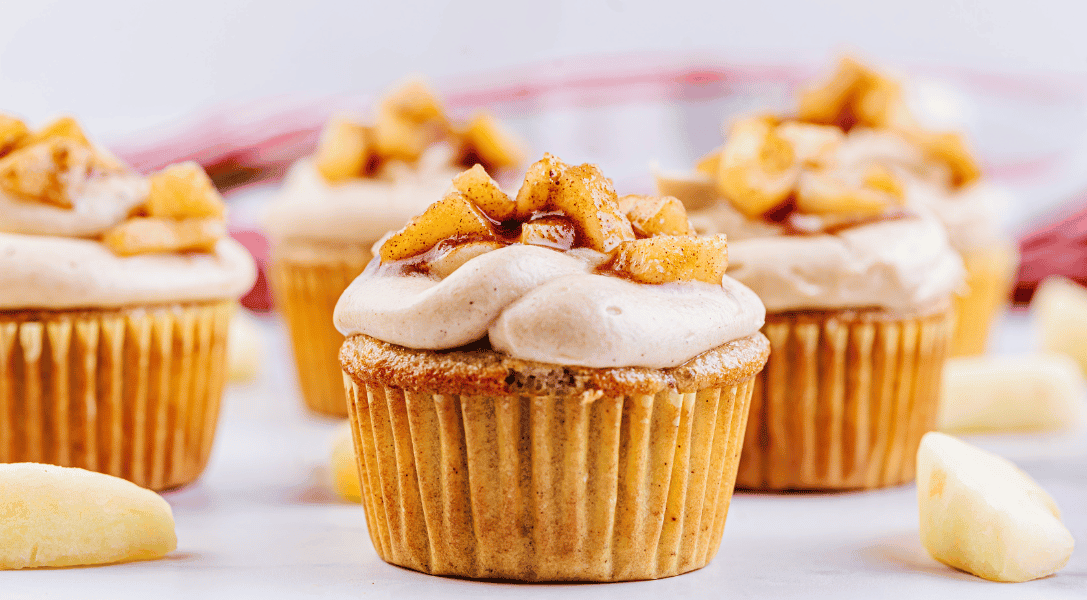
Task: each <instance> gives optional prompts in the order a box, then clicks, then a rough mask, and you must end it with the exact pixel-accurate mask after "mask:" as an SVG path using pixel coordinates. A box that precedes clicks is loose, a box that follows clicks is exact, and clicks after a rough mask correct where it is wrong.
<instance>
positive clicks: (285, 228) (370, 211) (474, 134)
mask: <svg viewBox="0 0 1087 600" xmlns="http://www.w3.org/2000/svg"><path fill="white" fill-rule="evenodd" d="M376 112H377V114H376V116H375V118H374V120H373V121H372V122H371V124H369V125H367V124H363V123H361V122H359V121H356V120H353V119H350V118H347V117H336V118H333V119H331V120H330V121H329V122H328V124H327V125H326V126H325V130H324V132H323V134H322V136H321V141H320V144H319V146H318V148H317V152H316V153H315V154H314V155H313V156H311V157H308V158H305V159H303V160H301V161H299V162H298V163H296V164H295V165H294V167H293V168H292V169H291V171H290V173H289V174H288V176H287V179H286V182H285V183H284V185H283V189H282V191H281V193H280V196H279V199H278V200H277V201H276V202H274V203H273V204H272V205H271V206H270V207H269V211H268V213H267V215H266V218H265V228H266V230H267V233H268V234H269V237H270V238H271V242H272V267H271V272H272V284H273V285H272V287H273V291H274V294H275V302H276V308H277V310H279V311H280V313H281V314H282V315H283V317H284V319H285V320H286V323H287V329H288V332H289V334H290V338H291V343H292V346H293V351H294V358H295V364H296V366H297V369H298V381H299V386H300V388H301V391H302V396H303V399H304V400H305V402H306V405H307V406H308V407H309V408H310V409H312V410H313V411H315V412H318V413H322V414H325V415H330V416H340V417H343V416H346V415H347V405H346V403H345V401H344V396H343V381H342V376H341V374H340V368H339V361H338V360H337V358H336V356H337V352H339V348H340V344H342V343H343V336H342V335H340V334H339V333H338V332H337V331H336V329H335V327H333V325H332V310H333V308H334V307H335V306H336V300H338V299H339V297H340V294H342V293H343V291H344V289H345V288H347V285H348V284H349V283H351V281H352V280H353V279H354V278H355V277H356V276H358V275H359V273H362V271H363V269H364V268H365V267H366V264H367V263H368V262H369V261H370V259H371V258H372V256H373V255H372V253H371V246H372V245H373V244H374V242H376V241H377V240H378V239H379V238H381V236H383V235H385V234H386V233H388V232H389V231H392V230H395V229H398V228H400V227H402V226H403V225H404V223H406V222H407V221H408V219H409V218H411V217H412V216H414V215H416V214H418V213H420V212H421V211H422V210H423V209H425V208H426V207H427V206H428V205H429V204H430V203H431V202H432V201H433V199H434V198H436V197H440V196H441V194H442V193H443V192H444V191H445V190H446V189H447V188H448V187H449V182H450V180H451V179H452V178H453V176H454V175H456V174H457V173H458V172H459V171H460V170H461V169H462V168H464V167H469V166H472V165H474V164H477V163H478V164H482V165H483V166H484V167H485V168H486V169H487V170H488V171H489V172H491V173H492V174H493V173H496V172H500V171H503V170H505V169H508V168H510V167H513V166H515V165H517V164H519V163H520V162H521V161H522V157H523V151H522V149H521V144H520V142H519V141H518V140H516V139H515V138H513V137H512V136H511V135H510V134H509V133H507V132H506V131H504V130H503V129H502V128H501V126H500V125H499V124H498V123H497V122H496V121H495V119H494V118H493V117H491V116H490V115H488V114H486V113H479V114H477V115H476V116H475V117H474V118H473V119H471V121H469V122H467V123H453V122H451V121H450V120H449V118H448V117H447V116H446V114H445V111H444V109H443V108H442V105H441V102H440V101H439V100H438V98H437V97H435V95H434V94H433V93H432V92H431V91H430V90H429V88H427V87H426V85H425V84H423V83H421V82H418V81H413V82H409V83H406V84H404V85H402V86H401V87H399V88H397V89H395V90H394V91H393V92H391V93H390V94H389V95H388V96H386V97H385V98H384V99H383V100H382V101H381V102H379V104H378V107H377V111H376Z"/></svg>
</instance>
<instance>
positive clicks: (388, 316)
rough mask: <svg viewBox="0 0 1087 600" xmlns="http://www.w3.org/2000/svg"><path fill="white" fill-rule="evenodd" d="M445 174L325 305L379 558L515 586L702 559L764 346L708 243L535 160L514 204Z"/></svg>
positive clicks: (722, 507) (664, 209)
mask: <svg viewBox="0 0 1087 600" xmlns="http://www.w3.org/2000/svg"><path fill="white" fill-rule="evenodd" d="M453 183H454V189H453V190H452V191H450V192H448V193H447V194H446V195H444V196H442V197H441V198H440V199H437V201H436V202H435V203H434V204H432V205H431V206H430V207H429V208H427V209H426V210H425V211H424V212H423V213H422V214H421V215H420V216H418V217H416V218H414V219H412V220H411V221H410V222H409V223H408V225H407V226H406V227H404V228H403V229H401V230H400V231H398V232H396V233H394V234H392V235H390V236H389V237H387V238H386V239H385V240H384V241H383V242H382V243H381V244H380V248H379V250H378V256H376V257H375V258H374V259H373V260H372V261H371V263H370V264H369V265H368V266H367V268H366V271H365V272H363V274H362V275H360V276H359V277H358V278H357V279H356V280H355V281H354V282H353V283H352V284H351V286H350V287H349V288H348V289H347V290H346V291H345V292H344V294H343V296H342V297H341V298H340V301H339V303H338V304H337V307H336V315H335V321H336V326H337V328H338V329H339V330H340V331H341V332H342V333H343V334H344V335H345V336H347V339H346V341H345V342H344V345H343V348H342V349H341V352H340V361H341V364H342V366H343V372H344V382H345V384H346V388H347V395H348V400H349V403H348V406H349V408H350V412H351V422H352V425H353V428H354V432H355V444H356V450H357V456H358V463H359V472H360V478H361V482H362V496H363V504H364V506H365V509H366V518H367V522H368V524H369V530H370V539H371V541H372V542H373V545H374V548H375V549H376V550H377V553H378V554H379V555H380V556H381V557H382V558H383V559H384V560H385V561H387V562H390V563H392V564H396V565H400V566H403V567H407V568H410V569H415V570H418V571H423V572H426V573H431V574H435V575H453V576H460V577H473V578H497V579H510V580H517V581H561V580H567V581H570V580H572V581H622V580H633V579H655V578H660V577H668V576H672V575H677V574H680V573H684V572H687V571H691V570H694V569H698V568H700V567H702V566H704V565H706V564H707V563H708V562H709V560H711V559H712V558H713V556H714V555H715V554H716V552H717V548H718V546H719V544H720V540H721V534H722V530H723V528H724V524H725V516H726V514H727V512H728V506H729V501H730V499H731V496H732V488H733V481H734V478H735V474H736V466H737V461H738V459H739V452H740V448H741V445H742V440H743V436H744V428H745V424H746V421H747V412H748V406H749V402H750V398H751V393H752V389H753V387H754V386H755V385H757V384H756V379H755V377H756V374H757V373H758V372H759V371H760V370H761V369H762V367H763V365H764V364H765V362H766V359H767V353H768V350H769V345H768V343H767V340H766V338H765V337H763V336H762V335H761V334H760V333H759V328H760V327H761V326H762V323H763V317H764V309H763V306H762V304H761V303H760V302H759V300H758V298H757V297H756V296H755V294H754V293H752V292H751V290H749V289H748V288H746V287H745V286H743V285H742V284H740V283H738V282H737V281H735V280H734V279H732V278H730V277H727V276H724V270H725V267H726V264H727V248H726V243H725V239H724V236H716V237H710V238H696V237H693V236H691V235H689V234H690V230H689V223H688V221H687V217H686V214H685V213H684V210H683V207H682V205H681V204H680V203H679V202H678V201H677V200H675V199H674V198H651V197H637V196H627V197H624V198H622V199H620V198H617V197H616V194H615V192H614V190H613V188H612V184H611V182H610V180H608V179H606V178H604V177H603V175H601V173H600V172H599V170H598V169H597V168H596V167H595V166H593V165H588V164H586V165H580V166H568V165H566V164H563V163H562V162H561V161H559V160H558V159H556V158H554V157H552V156H550V155H545V157H544V159H543V160H541V161H539V162H537V163H535V164H534V165H532V166H531V167H530V168H529V170H528V173H527V175H526V176H525V181H524V184H523V185H522V187H521V188H520V191H519V192H518V193H517V195H516V199H512V198H510V197H509V196H507V195H506V194H505V193H503V192H502V191H501V189H499V187H498V186H497V185H496V184H495V183H494V181H493V180H491V179H490V178H489V177H488V176H487V174H486V173H485V172H484V171H483V169H482V168H480V167H474V168H473V169H471V170H468V171H466V172H464V173H462V174H461V175H458V176H457V177H456V178H455V179H454V181H453Z"/></svg>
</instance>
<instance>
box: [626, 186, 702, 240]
mask: <svg viewBox="0 0 1087 600" xmlns="http://www.w3.org/2000/svg"><path fill="white" fill-rule="evenodd" d="M619 208H620V210H622V211H623V213H624V214H625V215H626V216H627V218H628V219H630V225H631V227H633V229H634V234H635V235H636V236H638V237H643V238H647V237H653V236H656V235H688V234H690V233H691V223H690V222H689V221H688V220H687V210H686V209H684V208H683V203H682V202H680V201H679V200H678V199H676V198H673V197H671V196H663V197H662V196H623V197H622V198H620V199H619Z"/></svg>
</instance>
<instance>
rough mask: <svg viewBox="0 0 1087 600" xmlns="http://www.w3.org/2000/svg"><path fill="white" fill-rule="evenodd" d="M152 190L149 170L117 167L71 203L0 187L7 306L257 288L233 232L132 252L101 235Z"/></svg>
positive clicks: (138, 300)
mask: <svg viewBox="0 0 1087 600" xmlns="http://www.w3.org/2000/svg"><path fill="white" fill-rule="evenodd" d="M147 191H148V184H147V181H146V179H144V178H143V177H140V176H138V175H134V174H114V175H105V176H102V177H99V178H96V179H93V180H91V181H89V182H87V184H86V185H85V186H84V187H83V189H82V190H81V191H80V193H79V194H77V195H76V196H75V197H74V198H73V199H72V202H73V205H74V206H73V207H72V208H71V209H66V208H60V207H56V206H51V205H47V204H43V203H39V202H34V201H29V200H24V199H20V198H14V197H11V196H8V195H6V194H3V193H0V310H17V309H71V308H116V307H123V306H130V305H135V304H149V303H168V302H181V301H197V300H217V299H226V298H237V297H239V296H241V295H242V294H244V293H245V292H246V291H248V290H249V288H250V287H252V285H253V282H254V281H255V279H256V268H255V266H254V264H253V259H252V257H251V256H250V255H249V253H248V252H247V251H246V250H245V249H244V248H243V247H242V246H241V245H240V244H238V243H237V242H235V241H233V240H231V239H229V238H227V239H223V240H220V241H219V243H218V245H217V246H216V248H215V252H214V253H176V254H169V253H167V254H145V255H139V256H127V257H122V256H117V255H115V254H114V253H113V252H111V251H110V250H109V249H108V248H106V246H104V245H103V244H102V243H101V242H99V241H97V240H96V239H94V238H95V237H97V236H99V235H101V234H102V233H103V232H105V231H106V230H107V229H109V228H111V227H113V226H114V225H117V224H118V223H120V222H122V221H124V220H125V219H126V218H127V217H128V214H129V213H130V211H131V210H132V209H133V208H134V207H135V206H137V205H138V204H140V203H141V202H143V200H144V199H145V198H146V196H147ZM224 233H225V232H224Z"/></svg>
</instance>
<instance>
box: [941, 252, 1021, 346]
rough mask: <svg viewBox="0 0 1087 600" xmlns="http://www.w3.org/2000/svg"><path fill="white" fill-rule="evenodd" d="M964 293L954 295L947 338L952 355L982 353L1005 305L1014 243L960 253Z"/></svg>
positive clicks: (1012, 272) (1014, 255) (1016, 260)
mask: <svg viewBox="0 0 1087 600" xmlns="http://www.w3.org/2000/svg"><path fill="white" fill-rule="evenodd" d="M962 258H963V264H964V265H965V266H966V292H965V293H964V294H962V295H961V296H956V297H955V299H954V303H955V328H954V332H953V333H952V338H951V355H952V356H973V355H977V354H984V353H985V347H986V345H987V343H988V341H989V328H990V325H991V324H992V322H993V319H994V318H995V317H996V315H997V313H999V312H1000V311H1001V310H1003V308H1004V307H1005V306H1007V304H1008V298H1009V295H1010V293H1011V290H1012V284H1013V283H1014V282H1015V272H1016V269H1017V268H1018V266H1019V249H1018V247H1016V246H1015V245H1014V244H1010V243H1009V244H1007V245H1004V246H992V247H989V248H980V249H976V250H970V251H967V252H964V253H963V255H962Z"/></svg>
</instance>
